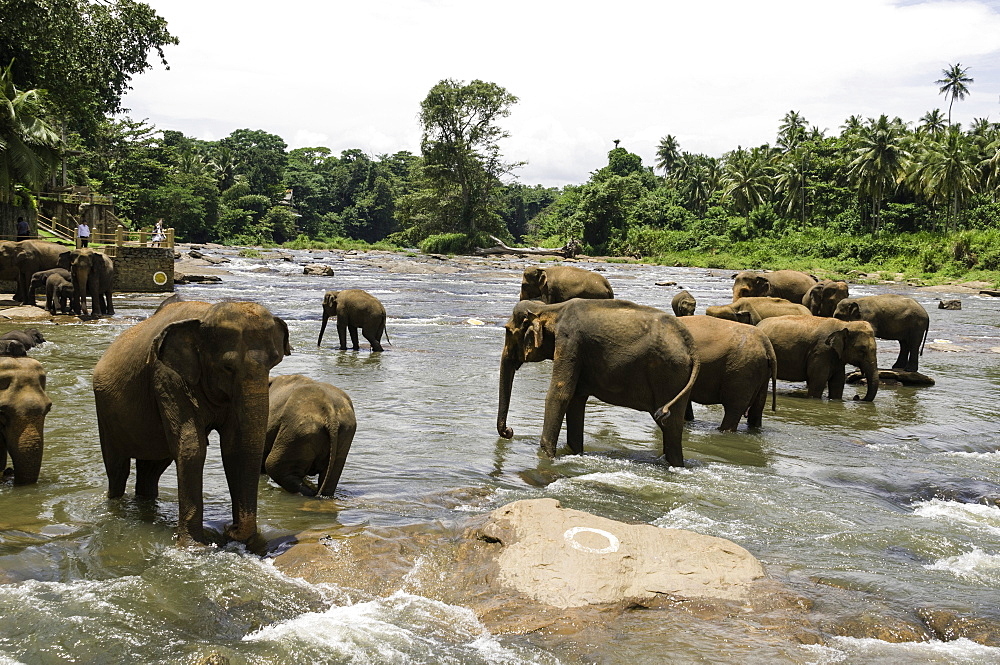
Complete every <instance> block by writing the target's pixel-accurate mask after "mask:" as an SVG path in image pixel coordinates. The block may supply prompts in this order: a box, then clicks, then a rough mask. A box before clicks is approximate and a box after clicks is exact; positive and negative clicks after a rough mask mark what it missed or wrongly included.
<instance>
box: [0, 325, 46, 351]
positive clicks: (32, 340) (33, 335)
mask: <svg viewBox="0 0 1000 665" xmlns="http://www.w3.org/2000/svg"><path fill="white" fill-rule="evenodd" d="M2 339H15V340H17V341H18V342H20V343H21V344H22V345H23V346H24V349H25V350H26V351H27V350H30V349H33V348H34V347H36V346H38V345H39V344H44V343H45V338H44V337H42V333H40V332H38V328H25V329H24V330H11V331H10V332H6V333H4V334H2V335H0V340H2Z"/></svg>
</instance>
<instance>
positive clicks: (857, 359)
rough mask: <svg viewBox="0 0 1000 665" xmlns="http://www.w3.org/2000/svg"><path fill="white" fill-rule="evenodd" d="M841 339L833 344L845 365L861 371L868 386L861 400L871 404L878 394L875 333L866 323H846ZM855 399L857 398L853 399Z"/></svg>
mask: <svg viewBox="0 0 1000 665" xmlns="http://www.w3.org/2000/svg"><path fill="white" fill-rule="evenodd" d="M842 330H843V335H842V336H841V339H840V340H838V341H837V342H835V343H834V346H835V348H836V349H837V350H838V352H839V353H840V357H841V359H842V360H843V361H844V362H845V363H849V364H851V365H854V366H855V367H857V368H858V369H860V370H861V373H862V374H863V375H864V377H865V381H866V382H867V384H868V390H867V391H866V392H865V396H864V397H863V398H862V399H863V401H865V402H871V401H872V400H874V399H875V395H877V394H878V388H879V379H878V347H877V344H876V342H875V331H874V330H873V329H872V327H871V324H870V323H868V322H867V321H848V322H845V323H844V327H843V329H842ZM855 399H857V397H855Z"/></svg>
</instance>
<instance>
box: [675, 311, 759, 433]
mask: <svg viewBox="0 0 1000 665" xmlns="http://www.w3.org/2000/svg"><path fill="white" fill-rule="evenodd" d="M684 327H685V328H687V329H688V331H689V332H690V333H691V337H693V338H694V343H695V346H696V347H697V349H698V357H699V358H700V359H701V369H700V370H699V371H698V380H697V381H695V382H694V388H693V389H692V390H691V401H692V402H697V403H698V404H721V405H722V406H723V408H724V409H725V415H724V416H723V418H722V424H721V425H719V429H720V430H721V431H723V432H726V431H729V432H735V431H736V428H737V427H738V426H739V424H740V418H742V417H743V414H746V417H747V426H748V427H760V426H761V421H762V416H763V413H764V406H765V405H766V403H767V387H768V380H769V379H770V383H771V390H772V396H771V410H772V411H773V410H774V409H775V398H774V392H773V391H775V389H776V385H777V376H778V374H777V372H778V368H777V360H776V357H775V354H774V348H772V346H771V342H770V340H769V339H768V337H767V335H765V334H764V333H763V332H761V331H760V330H759V329H758V328H755V327H753V326H747V325H743V324H742V323H737V322H735V321H727V320H725V319H719V318H715V317H712V316H705V315H700V316H688V317H685V318H684ZM686 417H687V419H688V420H693V419H694V412H693V410H692V409H691V406H690V404H689V405H688V410H687V415H686Z"/></svg>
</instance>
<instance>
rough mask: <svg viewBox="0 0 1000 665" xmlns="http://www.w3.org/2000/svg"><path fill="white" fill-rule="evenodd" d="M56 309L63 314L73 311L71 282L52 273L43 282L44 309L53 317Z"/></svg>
mask: <svg viewBox="0 0 1000 665" xmlns="http://www.w3.org/2000/svg"><path fill="white" fill-rule="evenodd" d="M57 308H58V310H59V311H60V312H62V313H63V314H69V313H70V312H72V311H73V282H71V281H70V280H68V279H66V278H65V277H63V276H62V275H61V274H59V273H53V274H51V275H49V277H48V279H46V280H45V309H47V310H48V311H49V314H52V315H53V316H55V314H56V309H57Z"/></svg>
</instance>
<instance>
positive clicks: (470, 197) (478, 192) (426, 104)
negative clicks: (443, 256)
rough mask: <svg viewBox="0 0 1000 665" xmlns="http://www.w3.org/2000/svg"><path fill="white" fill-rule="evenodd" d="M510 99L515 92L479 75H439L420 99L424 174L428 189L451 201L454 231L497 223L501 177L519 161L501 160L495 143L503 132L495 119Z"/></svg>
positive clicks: (507, 110)
mask: <svg viewBox="0 0 1000 665" xmlns="http://www.w3.org/2000/svg"><path fill="white" fill-rule="evenodd" d="M515 103H517V97H515V96H514V95H512V94H511V93H509V92H507V90H505V89H504V88H502V87H501V86H499V85H497V84H495V83H489V82H486V81H480V80H478V79H477V80H474V81H472V82H471V83H464V82H462V81H455V80H452V79H446V80H443V81H441V82H439V83H438V84H437V85H435V86H434V87H433V88H431V90H430V92H428V93H427V96H426V97H425V98H424V100H423V102H421V103H420V124H421V126H422V128H423V135H422V138H421V143H420V150H421V152H422V153H423V157H424V174H425V177H426V181H427V184H428V185H429V187H430V189H432V190H434V191H436V192H437V193H438V194H439V195H440V197H441V198H442V201H445V200H450V201H451V202H452V204H453V205H452V207H453V208H454V214H453V215H451V217H452V218H453V219H454V221H455V223H456V224H457V226H458V228H454V229H451V230H453V231H462V232H466V233H474V232H476V231H480V230H491V231H497V230H499V228H500V226H501V220H500V217H499V215H498V213H497V210H498V209H499V207H500V205H501V200H500V197H499V194H500V189H501V186H502V183H501V182H500V178H501V177H503V176H505V175H508V174H510V173H511V172H512V171H513V169H514V168H516V167H517V166H519V164H511V163H507V162H505V161H504V160H503V157H502V155H501V154H500V147H499V145H498V144H499V141H500V140H501V139H503V138H506V137H507V136H508V134H507V132H506V131H504V130H503V129H502V128H501V127H500V126H499V125H498V124H497V121H498V120H499V119H500V118H505V117H507V116H509V115H510V107H511V106H512V105H513V104H515ZM425 198H426V197H425Z"/></svg>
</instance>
